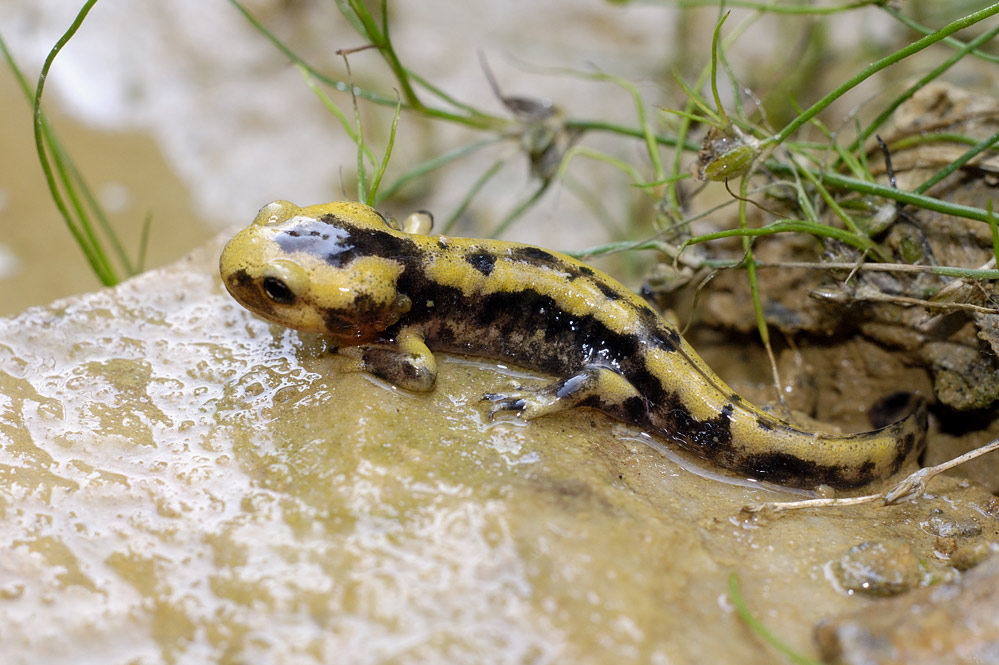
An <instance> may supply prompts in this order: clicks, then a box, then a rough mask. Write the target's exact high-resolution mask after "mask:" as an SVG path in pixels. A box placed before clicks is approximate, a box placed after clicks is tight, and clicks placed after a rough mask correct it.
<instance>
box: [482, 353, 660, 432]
mask: <svg viewBox="0 0 999 665" xmlns="http://www.w3.org/2000/svg"><path fill="white" fill-rule="evenodd" d="M482 400H483V401H488V402H492V403H493V405H492V407H491V408H490V409H489V417H490V418H493V417H495V416H496V414H498V413H503V412H505V411H511V412H514V413H516V414H518V415H519V416H520V417H521V418H524V419H526V420H530V419H531V418H537V417H538V416H543V415H545V414H549V413H557V412H559V411H563V410H565V409H572V408H574V407H577V406H588V407H592V408H594V409H598V410H600V411H603V412H604V413H607V414H609V415H612V416H615V417H618V418H623V419H630V420H641V416H644V413H645V408H646V407H645V399H644V398H643V397H642V396H641V394H639V392H638V390H636V389H635V386H633V385H631V383H630V382H629V381H628V380H627V379H625V378H624V377H623V376H621V375H620V374H618V373H617V372H615V371H613V370H611V369H608V368H606V367H599V366H595V365H588V366H586V367H584V368H583V369H582V371H580V372H579V373H578V374H576V375H574V376H571V377H569V378H568V379H562V380H560V381H556V382H554V383H550V384H548V385H547V386H542V387H541V388H534V389H531V388H520V389H518V390H512V391H510V392H505V393H487V394H485V395H483V396H482Z"/></svg>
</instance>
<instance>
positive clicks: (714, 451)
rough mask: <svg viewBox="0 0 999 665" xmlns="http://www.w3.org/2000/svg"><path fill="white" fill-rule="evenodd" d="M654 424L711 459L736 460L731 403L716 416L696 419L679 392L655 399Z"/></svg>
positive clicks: (691, 449)
mask: <svg viewBox="0 0 999 665" xmlns="http://www.w3.org/2000/svg"><path fill="white" fill-rule="evenodd" d="M652 411H653V412H654V415H653V420H654V421H655V422H654V424H655V425H656V427H657V428H658V429H660V430H661V431H662V432H663V434H664V435H666V436H668V437H670V438H672V439H673V440H674V441H676V442H678V443H679V444H680V445H682V446H683V447H684V448H686V449H687V450H690V451H693V452H695V453H697V454H699V455H703V456H704V457H707V458H709V459H712V460H719V459H720V460H725V461H729V460H733V459H735V451H734V449H733V448H732V405H731V404H726V405H725V406H724V407H722V411H721V413H719V414H718V415H717V416H715V417H714V418H709V419H707V420H697V419H696V418H694V416H692V415H691V413H690V410H689V409H687V407H686V406H685V405H684V404H683V400H682V399H681V398H680V397H679V395H677V394H676V393H669V394H668V395H667V397H666V399H665V400H663V401H662V402H660V403H655V402H654V403H653V406H652Z"/></svg>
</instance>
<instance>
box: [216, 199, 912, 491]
mask: <svg viewBox="0 0 999 665" xmlns="http://www.w3.org/2000/svg"><path fill="white" fill-rule="evenodd" d="M429 230H430V218H429V215H427V214H426V213H422V214H416V215H414V216H411V217H410V218H409V219H408V220H406V222H405V223H404V224H403V225H401V226H400V225H399V224H396V223H395V222H394V221H391V220H386V219H385V218H383V217H382V216H381V215H379V214H378V213H377V212H376V211H375V210H373V209H372V208H370V207H368V206H365V205H363V204H360V203H348V202H341V203H330V204H326V205H317V206H311V207H307V208H299V207H297V206H295V205H293V204H291V203H288V202H287V201H276V202H274V203H271V204H269V205H267V206H264V207H263V208H262V209H261V211H260V213H259V214H258V215H257V218H256V219H255V220H254V222H253V224H251V225H250V226H249V227H247V228H246V229H244V230H242V231H240V232H239V233H238V234H237V235H236V236H235V237H234V238H233V239H232V240H231V241H229V243H228V244H227V245H226V247H225V250H224V251H223V252H222V257H221V260H220V271H221V274H222V280H223V282H224V283H225V286H226V288H227V289H228V290H229V293H230V294H232V296H233V297H234V298H235V299H236V300H237V301H239V302H240V304H242V305H243V306H244V307H246V308H248V309H249V310H250V311H252V312H254V313H255V314H257V315H259V316H261V317H263V318H264V319H267V320H268V321H272V322H274V323H278V324H281V325H284V326H288V327H290V328H294V329H296V330H301V331H305V332H313V333H320V334H324V335H329V336H330V337H332V338H333V340H334V341H335V343H336V345H337V346H338V348H339V352H340V353H341V354H343V355H345V356H347V357H349V358H351V367H352V369H354V370H357V371H366V372H370V373H372V374H374V375H376V376H379V377H381V378H384V379H386V380H388V381H390V382H392V383H394V384H396V385H398V386H400V387H402V388H406V389H409V390H414V391H428V390H431V389H432V388H433V386H434V382H435V380H436V377H437V363H436V360H435V359H434V354H433V352H432V351H431V349H433V350H436V351H444V352H449V353H462V354H467V355H475V356H485V357H489V358H494V359H498V360H505V361H509V362H513V363H516V364H519V365H523V366H526V367H530V368H533V369H536V370H539V371H542V372H547V373H548V374H552V375H555V376H556V377H558V380H557V381H555V382H554V383H552V384H550V385H547V386H544V387H542V388H539V389H520V390H514V391H511V392H509V393H503V394H488V395H485V396H484V399H485V400H488V401H490V402H492V403H493V404H492V408H491V411H490V415H495V414H497V413H500V412H505V411H510V412H515V413H518V414H519V415H521V416H522V417H524V418H528V419H529V418H534V417H537V416H540V415H544V414H547V413H553V412H556V411H561V410H563V409H567V408H572V407H576V406H586V407H591V408H595V409H598V410H600V411H603V412H604V413H607V414H608V415H610V416H612V417H615V418H618V419H620V420H624V421H626V422H631V423H634V424H636V425H638V426H640V427H642V428H645V429H647V430H650V431H652V432H654V433H656V434H658V435H660V436H661V437H663V438H665V439H667V440H668V441H671V442H674V443H676V444H678V445H680V446H682V447H684V448H686V449H687V450H690V451H692V452H694V453H696V454H698V455H700V456H702V457H704V458H706V459H710V460H712V461H713V462H715V463H717V464H719V465H721V466H724V467H726V468H729V469H732V470H735V471H737V472H739V473H743V474H745V475H747V476H750V477H753V478H759V479H762V480H768V481H771V482H775V483H780V484H785V485H789V486H794V487H815V486H818V485H822V484H825V485H831V486H833V487H841V488H845V487H856V486H859V485H863V484H866V483H868V482H871V481H874V480H880V479H883V478H887V477H888V476H890V475H891V474H893V473H895V472H896V471H898V469H899V468H900V467H901V466H902V464H903V463H904V462H905V461H906V459H908V458H909V457H911V456H913V455H914V454H916V453H918V451H919V450H920V448H921V447H922V443H923V437H924V434H925V427H926V410H925V406H924V405H922V404H921V403H920V404H919V405H917V407H916V408H915V410H914V411H913V413H912V414H911V415H910V416H908V417H907V418H905V419H903V420H901V421H899V422H897V423H894V424H892V425H889V426H887V427H884V428H882V429H879V430H875V431H872V432H865V433H861V434H848V435H834V434H826V433H822V432H809V431H804V430H801V429H799V428H797V427H795V426H793V425H791V424H789V423H787V422H784V421H783V420H780V419H778V418H776V417H774V416H773V415H771V414H769V413H767V412H765V411H763V410H761V409H759V408H758V407H756V406H754V405H752V404H750V403H749V402H747V401H745V400H743V399H742V398H741V397H739V396H738V395H736V394H735V393H734V392H733V391H732V389H731V388H729V387H728V386H727V385H725V383H724V382H723V381H722V380H721V379H720V378H718V377H717V376H716V375H715V374H714V373H713V372H712V371H711V369H710V368H709V367H708V366H707V365H706V364H705V363H704V361H703V360H701V358H700V357H699V356H698V355H697V353H696V352H694V350H693V349H692V348H691V347H690V345H688V344H687V343H686V342H685V341H684V340H683V338H682V337H681V336H680V334H679V333H678V332H677V331H676V330H675V329H674V328H673V327H672V326H671V325H670V324H669V323H668V322H666V321H665V320H664V319H663V318H662V317H660V316H659V315H658V314H656V312H655V311H654V310H653V309H652V308H651V307H650V306H649V305H648V304H647V303H646V302H645V301H644V300H642V299H641V298H640V297H638V296H637V295H635V294H634V293H632V292H631V291H630V290H628V289H627V288H625V287H624V286H623V285H621V284H620V283H618V282H616V281H615V280H614V279H613V278H611V277H610V276H608V275H606V274H604V273H602V272H600V271H599V270H596V269H594V268H591V267H589V266H587V265H586V264H584V263H582V262H580V261H577V260H575V259H573V258H571V257H568V256H565V255H563V254H558V253H556V252H550V251H548V250H544V249H541V248H538V247H532V246H529V245H521V244H517V243H510V242H503V241H499V240H476V239H470V238H451V237H448V236H436V235H427V232H428V231H429Z"/></svg>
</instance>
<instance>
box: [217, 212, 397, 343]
mask: <svg viewBox="0 0 999 665" xmlns="http://www.w3.org/2000/svg"><path fill="white" fill-rule="evenodd" d="M410 245H412V241H411V240H408V239H407V238H405V236H404V235H403V234H401V233H399V232H398V231H396V230H394V229H393V228H392V227H391V226H390V225H389V223H388V222H386V220H385V219H384V218H383V217H382V216H381V215H379V214H378V213H377V212H375V210H374V209H372V208H369V207H368V206H366V205H363V204H360V203H351V202H340V203H330V204H326V205H318V206H311V207H307V208H299V207H298V206H296V205H294V204H292V203H289V202H287V201H275V202H274V203H270V204H268V205H266V206H264V207H263V208H261V210H260V212H259V213H258V214H257V217H256V219H255V220H253V223H252V224H251V225H250V226H248V227H247V228H245V229H243V230H242V231H240V232H239V233H237V234H236V236H235V237H234V238H233V239H232V240H230V241H229V243H228V244H227V245H226V246H225V249H224V250H223V251H222V256H221V258H220V260H219V271H220V272H221V274H222V282H223V283H224V284H225V287H226V289H228V291H229V293H230V294H231V295H232V297H233V298H235V299H236V300H237V301H238V302H239V303H240V304H241V305H243V306H244V307H246V308H247V309H249V310H250V311H251V312H253V313H254V314H257V315H258V316H260V317H262V318H264V319H267V320H268V321H271V322H274V323H279V324H281V325H284V326H288V327H289V328H294V329H296V330H301V331H304V332H313V333H321V334H326V335H332V336H333V337H334V338H336V340H337V342H338V343H339V344H342V345H351V344H364V343H367V342H370V341H373V340H375V339H377V338H378V336H379V333H381V332H382V331H383V330H385V328H387V327H389V326H391V325H392V324H394V323H395V322H396V321H398V320H399V317H400V316H402V315H403V314H405V313H406V312H407V311H409V306H410V301H409V298H407V297H406V296H405V295H403V294H400V293H399V292H398V291H397V289H396V282H397V280H398V278H399V275H400V274H401V273H402V271H403V267H404V261H405V260H406V258H407V256H408V255H411V254H412V253H413V252H414V251H415V250H414V248H413V247H411V246H410Z"/></svg>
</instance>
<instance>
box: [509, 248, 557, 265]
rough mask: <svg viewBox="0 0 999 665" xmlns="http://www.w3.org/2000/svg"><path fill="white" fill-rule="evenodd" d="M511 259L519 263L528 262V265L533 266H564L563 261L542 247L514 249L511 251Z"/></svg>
mask: <svg viewBox="0 0 999 665" xmlns="http://www.w3.org/2000/svg"><path fill="white" fill-rule="evenodd" d="M510 258H511V259H516V260H518V261H526V262H527V263H533V264H539V263H540V264H544V265H550V266H551V265H562V263H563V262H562V260H561V259H560V258H558V257H557V256H555V255H554V254H552V253H551V252H549V251H548V250H545V249H541V248H540V247H531V246H529V245H528V246H523V247H514V248H512V249H510Z"/></svg>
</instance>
